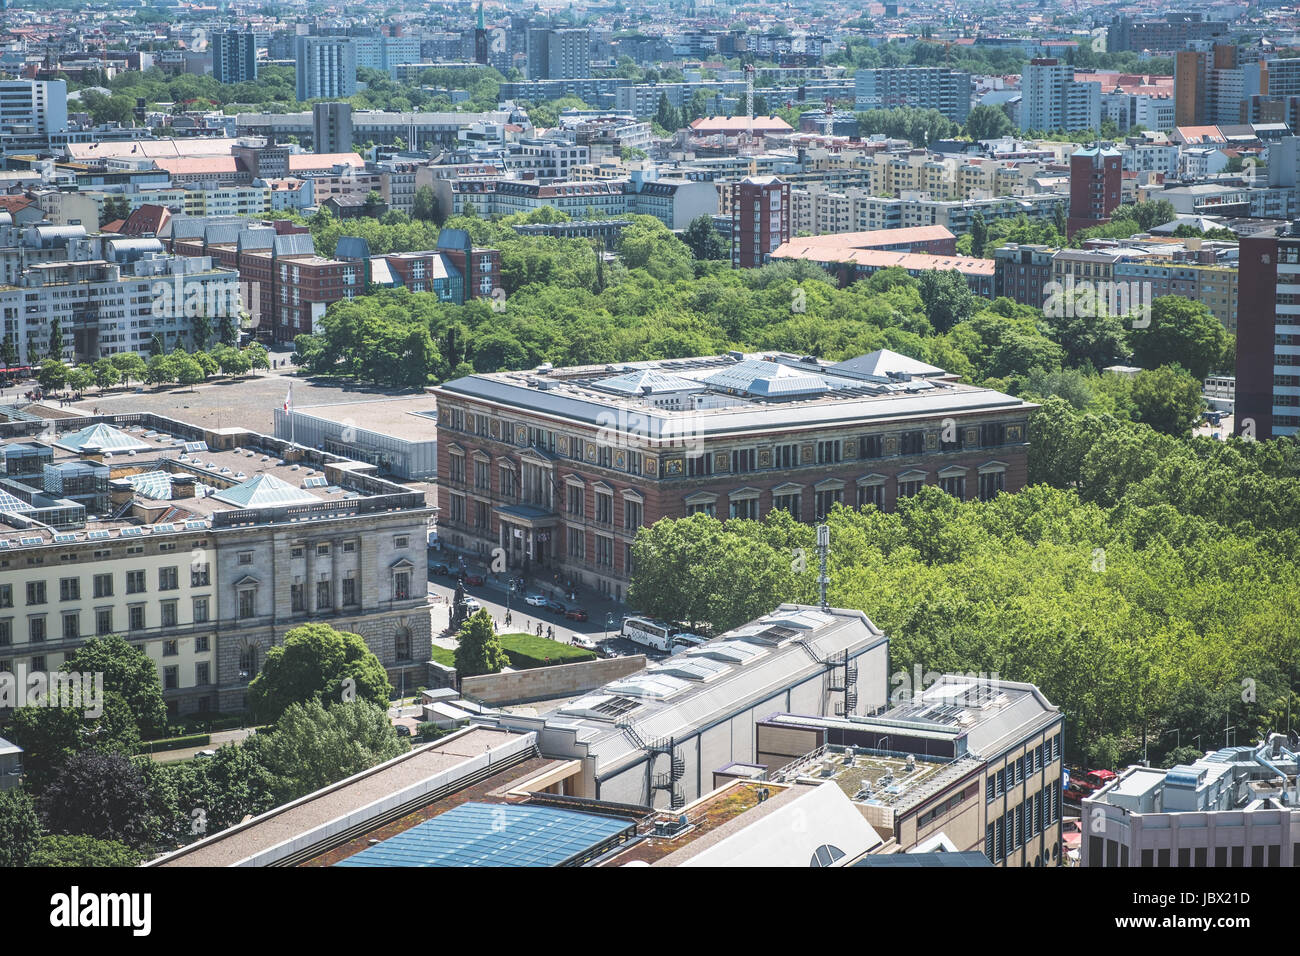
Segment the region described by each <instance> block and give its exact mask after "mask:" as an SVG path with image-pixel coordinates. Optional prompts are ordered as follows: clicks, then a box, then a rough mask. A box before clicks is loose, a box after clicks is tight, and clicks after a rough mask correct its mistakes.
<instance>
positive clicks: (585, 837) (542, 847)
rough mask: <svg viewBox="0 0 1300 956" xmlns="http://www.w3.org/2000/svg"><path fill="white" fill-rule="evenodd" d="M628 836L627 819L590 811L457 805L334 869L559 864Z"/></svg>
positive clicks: (631, 827) (632, 829)
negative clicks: (607, 842)
mask: <svg viewBox="0 0 1300 956" xmlns="http://www.w3.org/2000/svg"><path fill="white" fill-rule="evenodd" d="M634 832H635V825H634V824H633V823H631V822H630V821H628V820H623V819H619V818H616V817H607V816H597V815H596V814H594V813H580V812H578V811H576V810H561V809H558V808H556V807H541V806H534V805H530V804H523V805H512V804H492V803H463V804H461V805H460V806H458V807H453V808H452V809H450V810H448V811H447V812H446V813H441V814H439V815H438V816H436V817H434V818H433V819H431V820H426V821H425V822H424V823H421V824H419V825H418V826H415V827H412V828H411V829H409V830H406V831H404V832H402V833H399V834H397V835H396V836H393V837H390V838H389V839H387V840H385V841H383V842H382V843H379V844H376V845H375V846H372V847H368V848H367V849H365V850H362V851H361V852H360V853H358V854H356V855H355V856H351V857H348V858H347V859H345V860H340V861H339V862H338V863H336V864H335V866H376V867H391V866H435V867H448V866H530V867H540V866H563V865H565V864H566V863H570V862H573V861H577V860H580V859H581V858H583V857H585V856H586V855H587V854H589V853H591V852H592V851H594V850H598V849H600V848H601V845H602V844H604V843H606V841H610V840H614V839H616V838H619V837H620V836H623V837H627V836H631V835H632V834H633V833H634Z"/></svg>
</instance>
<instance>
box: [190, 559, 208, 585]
mask: <svg viewBox="0 0 1300 956" xmlns="http://www.w3.org/2000/svg"><path fill="white" fill-rule="evenodd" d="M211 583H212V572H211V571H210V570H209V569H208V565H207V564H206V563H204V564H192V565H190V587H192V588H205V587H207V586H208V585H209V584H211Z"/></svg>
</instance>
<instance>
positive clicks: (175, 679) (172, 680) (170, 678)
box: [163, 665, 181, 690]
mask: <svg viewBox="0 0 1300 956" xmlns="http://www.w3.org/2000/svg"><path fill="white" fill-rule="evenodd" d="M180 685H181V678H180V668H179V667H176V666H175V665H173V666H171V667H164V668H163V690H176V689H177V688H178V687H180Z"/></svg>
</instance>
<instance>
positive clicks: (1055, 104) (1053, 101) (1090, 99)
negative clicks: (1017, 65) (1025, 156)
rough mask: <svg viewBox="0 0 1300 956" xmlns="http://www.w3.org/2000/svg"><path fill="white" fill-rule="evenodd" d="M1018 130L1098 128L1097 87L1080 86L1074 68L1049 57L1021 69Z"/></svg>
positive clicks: (1098, 86)
mask: <svg viewBox="0 0 1300 956" xmlns="http://www.w3.org/2000/svg"><path fill="white" fill-rule="evenodd" d="M1020 89H1021V100H1020V128H1021V129H1022V130H1042V131H1043V132H1053V131H1055V130H1070V131H1074V130H1090V129H1091V130H1096V129H1100V128H1101V84H1100V83H1094V82H1084V83H1081V82H1079V81H1078V79H1077V78H1076V77H1075V74H1074V67H1072V66H1069V65H1068V64H1066V63H1063V62H1061V61H1060V60H1057V59H1055V58H1052V57H1039V58H1037V59H1033V60H1030V61H1029V63H1027V64H1026V65H1025V68H1024V72H1023V73H1022V74H1021V78H1020Z"/></svg>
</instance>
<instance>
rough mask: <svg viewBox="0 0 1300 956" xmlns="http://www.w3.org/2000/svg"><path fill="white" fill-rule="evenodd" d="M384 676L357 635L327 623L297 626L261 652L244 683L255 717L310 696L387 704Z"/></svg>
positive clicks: (265, 717) (266, 717) (273, 714)
mask: <svg viewBox="0 0 1300 956" xmlns="http://www.w3.org/2000/svg"><path fill="white" fill-rule="evenodd" d="M392 693H393V688H392V685H391V684H389V682H388V674H387V672H386V671H385V670H384V666H383V665H382V664H381V663H380V662H379V658H377V657H376V656H375V655H374V653H373V652H372V651H371V650H370V648H368V647H367V646H366V642H365V641H364V640H363V639H362V638H361V637H360V636H359V635H357V634H352V633H350V632H347V631H336V630H335V629H334V628H332V627H330V626H329V625H328V624H316V623H313V624H303V625H300V626H299V627H295V628H294V629H293V630H291V631H289V633H287V634H286V635H285V636H284V643H283V644H279V645H277V646H275V647H273V648H271V649H270V650H269V651H267V653H266V662H265V663H264V664H263V665H262V672H261V673H260V674H258V675H257V677H256V678H254V679H253V682H252V683H251V684H249V686H248V705H249V708H250V709H251V710H252V712H253V714H254V715H255V716H256V717H257V719H258V720H261V721H265V722H270V721H274V720H276V719H277V718H278V717H279V716H280V714H282V713H284V711H285V709H286V708H287V707H289V706H290V705H292V704H298V703H303V702H304V701H308V700H314V701H318V702H325V701H332V700H352V699H360V700H368V701H371V702H373V703H374V704H376V705H377V706H380V707H384V708H387V707H388V699H389V697H390V696H391V695H392Z"/></svg>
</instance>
